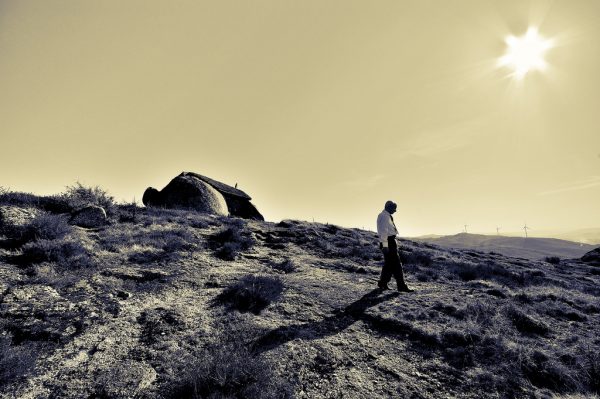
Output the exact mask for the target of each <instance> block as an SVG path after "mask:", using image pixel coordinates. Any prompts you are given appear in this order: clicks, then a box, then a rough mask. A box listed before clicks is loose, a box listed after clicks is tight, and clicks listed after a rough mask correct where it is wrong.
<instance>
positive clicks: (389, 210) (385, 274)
mask: <svg viewBox="0 0 600 399" xmlns="http://www.w3.org/2000/svg"><path fill="white" fill-rule="evenodd" d="M396 208H397V205H396V204H395V203H394V202H392V201H387V202H386V203H385V207H384V209H383V211H382V212H381V213H380V214H379V216H377V234H378V235H379V248H381V250H382V251H383V258H384V264H383V269H382V270H381V277H380V278H379V282H378V283H377V286H378V287H379V288H381V289H382V290H389V289H390V288H389V287H388V285H387V284H388V283H389V282H390V280H391V279H392V275H393V276H394V278H395V279H396V283H397V284H398V291H400V292H412V291H413V290H411V289H410V288H408V286H407V285H406V283H405V282H404V272H403V270H402V263H401V262H400V257H399V255H398V244H396V235H397V234H398V230H397V229H396V225H395V224H394V218H393V217H392V214H393V213H394V212H396Z"/></svg>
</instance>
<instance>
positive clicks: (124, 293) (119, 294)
mask: <svg viewBox="0 0 600 399" xmlns="http://www.w3.org/2000/svg"><path fill="white" fill-rule="evenodd" d="M117 297H118V298H121V299H127V298H129V297H131V294H130V293H129V292H127V291H117Z"/></svg>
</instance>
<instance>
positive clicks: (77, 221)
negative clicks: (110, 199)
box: [69, 205, 108, 228]
mask: <svg viewBox="0 0 600 399" xmlns="http://www.w3.org/2000/svg"><path fill="white" fill-rule="evenodd" d="M107 222H108V219H107V217H106V211H105V210H104V208H102V207H101V206H97V205H88V206H86V207H84V208H81V209H79V210H77V211H75V212H74V213H73V215H72V217H71V220H70V222H69V223H71V224H73V225H75V226H79V227H87V228H97V227H102V226H104V225H105V224H106V223H107Z"/></svg>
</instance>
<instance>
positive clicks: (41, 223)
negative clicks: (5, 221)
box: [3, 213, 73, 248]
mask: <svg viewBox="0 0 600 399" xmlns="http://www.w3.org/2000/svg"><path fill="white" fill-rule="evenodd" d="M72 231H73V228H72V227H71V226H70V225H69V224H68V223H67V219H66V217H65V216H63V215H53V214H48V213H43V214H40V215H38V216H36V217H35V218H33V219H32V220H31V221H30V222H29V223H27V224H25V225H24V226H10V227H8V226H5V227H4V228H3V233H4V234H5V235H6V236H7V237H8V238H9V239H11V247H12V248H18V247H20V246H22V245H24V244H26V243H28V242H31V241H35V240H56V239H62V238H64V237H65V236H67V235H68V234H70V233H71V232H72Z"/></svg>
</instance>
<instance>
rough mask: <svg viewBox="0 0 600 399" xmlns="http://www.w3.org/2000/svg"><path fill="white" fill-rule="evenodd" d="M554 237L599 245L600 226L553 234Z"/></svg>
mask: <svg viewBox="0 0 600 399" xmlns="http://www.w3.org/2000/svg"><path fill="white" fill-rule="evenodd" d="M552 237H556V238H560V239H562V240H569V241H575V242H578V243H579V242H581V243H584V244H590V245H595V246H598V245H600V228H590V229H579V230H573V231H569V232H566V233H559V234H552Z"/></svg>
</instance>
